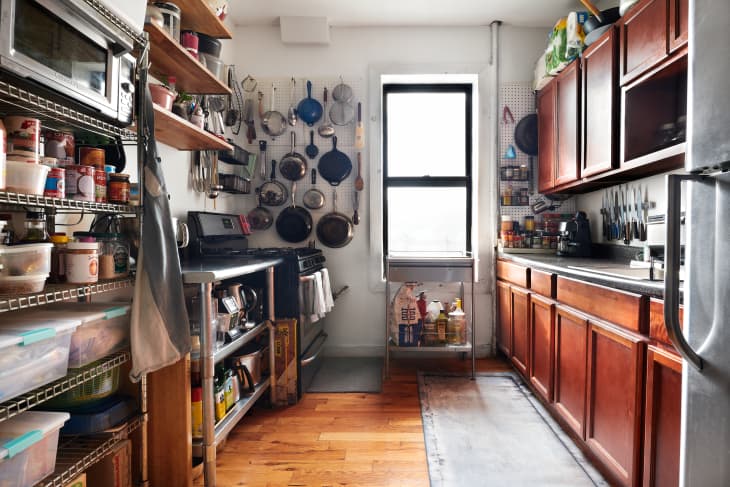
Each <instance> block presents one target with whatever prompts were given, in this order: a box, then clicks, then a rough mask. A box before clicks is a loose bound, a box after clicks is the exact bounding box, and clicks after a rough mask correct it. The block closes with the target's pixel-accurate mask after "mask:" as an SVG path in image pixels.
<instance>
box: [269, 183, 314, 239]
mask: <svg viewBox="0 0 730 487" xmlns="http://www.w3.org/2000/svg"><path fill="white" fill-rule="evenodd" d="M296 191H297V183H296V181H292V183H291V206H289V207H287V208H284V210H282V212H281V213H279V216H277V217H276V233H278V234H279V236H280V237H281V238H282V239H284V240H285V241H287V242H290V243H298V242H302V241H304V240H306V239H307V237H309V235H310V234H311V233H312V227H313V222H312V215H311V214H310V213H309V212H308V211H307V210H306V209H305V208H302V207H301V206H297V205H296V202H295V196H296Z"/></svg>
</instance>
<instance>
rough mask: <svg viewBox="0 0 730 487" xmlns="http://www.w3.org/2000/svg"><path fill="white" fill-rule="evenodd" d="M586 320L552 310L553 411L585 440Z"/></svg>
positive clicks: (558, 308) (562, 310) (562, 309)
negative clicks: (553, 316) (553, 349)
mask: <svg viewBox="0 0 730 487" xmlns="http://www.w3.org/2000/svg"><path fill="white" fill-rule="evenodd" d="M587 360H588V320H587V319H586V318H584V317H582V316H581V315H578V314H576V313H574V312H573V311H571V310H570V309H569V308H566V307H564V306H562V305H560V304H558V305H557V306H556V307H555V386H554V387H555V390H554V395H555V410H556V411H557V412H558V414H559V415H560V416H561V417H562V418H563V419H564V420H565V422H566V423H567V424H568V426H569V427H570V428H571V429H572V430H573V431H574V432H575V433H576V434H577V435H578V436H580V437H581V438H583V439H585V417H586V361H587Z"/></svg>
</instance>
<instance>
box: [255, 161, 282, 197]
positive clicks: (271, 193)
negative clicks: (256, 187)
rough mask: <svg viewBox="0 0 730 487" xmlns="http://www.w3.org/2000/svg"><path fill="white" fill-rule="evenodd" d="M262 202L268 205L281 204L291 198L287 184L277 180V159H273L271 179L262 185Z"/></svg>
mask: <svg viewBox="0 0 730 487" xmlns="http://www.w3.org/2000/svg"><path fill="white" fill-rule="evenodd" d="M260 189H261V202H262V203H263V204H265V205H267V206H281V205H283V204H284V203H285V202H286V200H287V199H288V198H289V191H288V190H287V189H286V186H284V185H283V184H281V183H280V182H279V181H277V180H276V161H275V160H273V159H272V160H271V179H269V180H268V181H266V182H265V183H264V184H262V185H261V188H260Z"/></svg>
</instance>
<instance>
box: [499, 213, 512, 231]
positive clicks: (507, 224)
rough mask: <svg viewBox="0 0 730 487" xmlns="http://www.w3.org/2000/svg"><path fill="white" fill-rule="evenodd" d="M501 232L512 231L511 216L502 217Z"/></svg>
mask: <svg viewBox="0 0 730 487" xmlns="http://www.w3.org/2000/svg"><path fill="white" fill-rule="evenodd" d="M501 222H502V223H501V224H500V228H499V229H500V230H502V231H503V232H509V231H512V217H511V216H509V215H502V217H501Z"/></svg>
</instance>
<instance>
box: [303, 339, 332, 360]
mask: <svg viewBox="0 0 730 487" xmlns="http://www.w3.org/2000/svg"><path fill="white" fill-rule="evenodd" d="M328 337H329V335H328V334H327V333H326V332H324V331H320V332H319V335H317V338H315V339H314V342H312V345H310V346H309V348H312V346H314V344H315V343H316V342H317V340H321V341H322V343H321V344H320V345H319V347H317V350H316V351H315V352H314V353H313V354H312V355H311V356H310V357H307V358H304V359H302V360H301V365H302V367H306V366H307V365H309V364H311V363H312V362H314V361H315V360H317V357H318V356H319V354H320V353H321V352H322V349H323V348H324V343H325V342H326V341H327V338H328Z"/></svg>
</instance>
